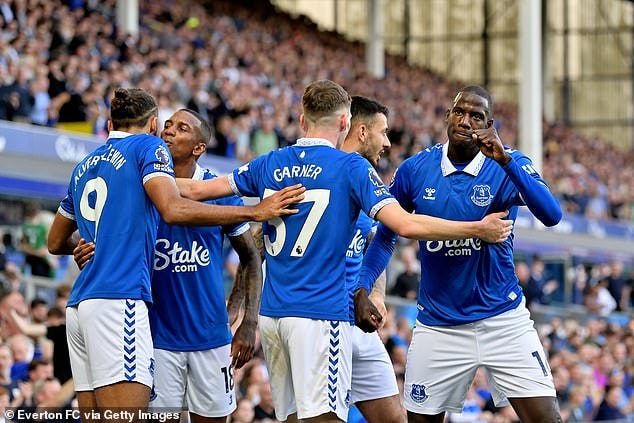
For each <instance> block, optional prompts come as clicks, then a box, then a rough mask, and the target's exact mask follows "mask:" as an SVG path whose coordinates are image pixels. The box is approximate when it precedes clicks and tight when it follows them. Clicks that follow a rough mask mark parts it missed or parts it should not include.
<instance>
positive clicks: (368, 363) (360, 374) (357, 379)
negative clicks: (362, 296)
mask: <svg viewBox="0 0 634 423" xmlns="http://www.w3.org/2000/svg"><path fill="white" fill-rule="evenodd" d="M352 351H353V352H352V384H351V394H350V402H351V404H352V403H357V402H359V401H367V400H373V399H378V398H387V397H391V396H393V395H398V393H399V392H398V385H397V384H396V376H395V374H394V367H393V366H392V362H391V360H390V356H389V355H388V353H387V350H386V349H385V346H384V345H383V342H381V338H379V335H378V334H377V333H376V332H372V333H365V332H363V331H362V330H361V329H359V328H358V327H356V326H355V327H353V329H352Z"/></svg>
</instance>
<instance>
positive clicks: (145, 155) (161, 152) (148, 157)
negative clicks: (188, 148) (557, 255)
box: [139, 135, 174, 184]
mask: <svg viewBox="0 0 634 423" xmlns="http://www.w3.org/2000/svg"><path fill="white" fill-rule="evenodd" d="M143 144H145V146H144V148H142V149H141V151H140V155H141V157H140V161H139V163H140V168H141V176H142V178H143V183H144V184H145V183H146V182H147V181H148V180H150V179H152V178H154V177H156V176H171V177H172V178H173V177H174V165H173V163H172V155H171V154H170V153H169V150H168V148H167V145H166V144H165V142H164V141H163V140H162V139H160V138H158V137H155V136H150V135H149V136H148V137H147V139H145V140H144V143H143Z"/></svg>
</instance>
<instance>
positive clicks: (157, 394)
mask: <svg viewBox="0 0 634 423" xmlns="http://www.w3.org/2000/svg"><path fill="white" fill-rule="evenodd" d="M210 137H211V128H210V127H209V124H208V123H207V122H206V121H205V120H204V118H203V117H202V116H200V115H199V114H198V113H197V112H194V111H192V110H188V109H181V110H179V111H177V112H176V113H174V114H173V115H172V116H171V117H170V118H169V119H167V120H166V121H165V126H164V128H163V131H162V132H161V139H163V141H165V143H166V144H167V146H168V148H169V150H170V153H171V155H172V159H173V161H174V174H175V176H176V177H179V178H193V179H196V180H203V179H212V178H215V177H216V176H215V175H214V174H213V173H211V172H210V171H208V170H205V169H202V168H201V167H200V166H198V165H197V161H198V159H199V158H200V156H201V155H202V154H203V153H204V152H205V150H206V148H207V142H208V140H209V138H210ZM210 203H212V204H225V205H242V200H240V199H239V198H238V197H235V196H233V197H229V198H227V199H222V200H215V201H211V202H210ZM223 234H227V235H228V236H229V240H230V241H231V245H232V246H233V247H234V249H235V250H236V252H237V253H238V256H239V257H240V266H239V269H240V270H239V271H240V273H241V274H240V275H239V277H238V279H240V281H241V282H240V288H241V289H240V299H241V300H244V301H245V313H244V317H243V319H242V321H241V324H240V326H239V327H238V329H237V330H236V334H235V336H234V337H233V341H232V337H231V332H230V329H229V322H228V316H227V308H226V306H225V301H224V298H225V296H224V291H223V281H222V269H223V265H224V262H223V257H222V240H223ZM93 252H94V244H93V243H83V242H81V240H80V244H79V245H78V246H77V248H75V251H74V255H75V261H76V262H77V264H78V265H79V266H80V268H83V266H84V265H85V263H86V262H87V261H88V260H90V258H91V257H92V255H93V254H94V253H93ZM155 254H156V256H155V258H154V273H153V274H152V297H153V300H154V304H153V306H152V308H150V311H149V316H150V329H151V331H152V339H153V341H154V358H155V360H156V368H155V377H154V388H153V394H154V395H152V396H151V400H150V407H152V408H153V409H156V410H163V411H164V410H167V409H169V410H180V409H181V408H182V406H183V404H187V408H188V410H189V412H190V415H191V418H192V421H193V422H201V423H202V422H217V423H224V422H225V420H226V418H227V416H228V415H229V414H230V413H231V412H232V411H233V410H234V409H235V407H236V401H235V397H234V388H233V369H234V368H240V367H242V365H244V363H246V362H247V361H249V360H250V359H251V357H252V356H253V352H254V346H255V329H256V326H257V316H258V308H259V304H260V292H261V290H262V267H261V259H260V252H259V251H258V248H257V247H256V245H255V241H254V239H253V236H252V235H251V231H249V225H248V224H246V223H242V224H239V225H227V226H225V227H222V226H201V227H190V226H181V225H167V224H165V223H164V222H163V221H161V222H160V223H159V228H158V236H157V241H156V253H155ZM234 290H236V287H234ZM229 344H231V346H230V345H229ZM230 348H231V351H230Z"/></svg>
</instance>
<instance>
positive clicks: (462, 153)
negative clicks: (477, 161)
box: [447, 142, 480, 163]
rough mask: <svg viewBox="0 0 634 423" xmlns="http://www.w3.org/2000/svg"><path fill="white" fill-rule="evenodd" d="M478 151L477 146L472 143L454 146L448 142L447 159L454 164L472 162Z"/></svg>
mask: <svg viewBox="0 0 634 423" xmlns="http://www.w3.org/2000/svg"><path fill="white" fill-rule="evenodd" d="M479 151H480V149H479V148H478V146H477V145H476V144H473V143H469V144H466V143H460V144H458V145H456V144H454V143H451V142H449V147H448V148H447V157H448V158H449V160H451V161H452V162H454V163H467V162H470V161H471V160H473V159H474V158H475V156H477V155H478V152H479Z"/></svg>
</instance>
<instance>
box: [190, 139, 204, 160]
mask: <svg viewBox="0 0 634 423" xmlns="http://www.w3.org/2000/svg"><path fill="white" fill-rule="evenodd" d="M205 151H207V144H205V143H204V142H199V143H198V144H196V145H195V146H194V149H193V150H192V154H193V155H194V156H196V157H200V156H202V155H203V154H204V153H205Z"/></svg>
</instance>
